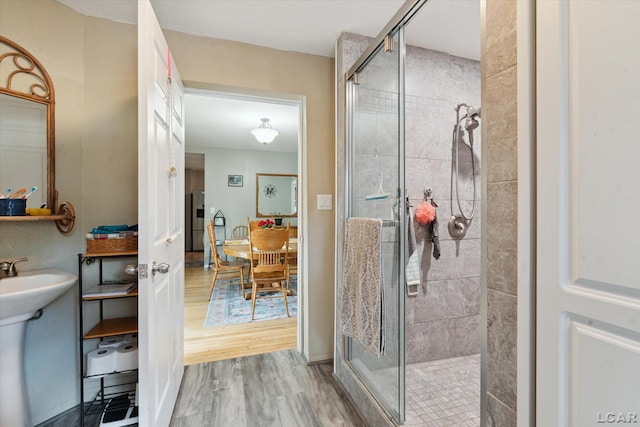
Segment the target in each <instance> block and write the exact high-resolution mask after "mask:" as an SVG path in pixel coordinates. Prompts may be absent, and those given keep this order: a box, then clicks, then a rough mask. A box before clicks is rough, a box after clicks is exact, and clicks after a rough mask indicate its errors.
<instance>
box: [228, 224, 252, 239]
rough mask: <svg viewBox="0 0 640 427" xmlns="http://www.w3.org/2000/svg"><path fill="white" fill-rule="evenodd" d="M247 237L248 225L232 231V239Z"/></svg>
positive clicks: (234, 228) (236, 227)
mask: <svg viewBox="0 0 640 427" xmlns="http://www.w3.org/2000/svg"><path fill="white" fill-rule="evenodd" d="M247 237H249V229H248V228H247V226H246V225H238V226H235V227H233V231H231V238H232V239H246V238H247Z"/></svg>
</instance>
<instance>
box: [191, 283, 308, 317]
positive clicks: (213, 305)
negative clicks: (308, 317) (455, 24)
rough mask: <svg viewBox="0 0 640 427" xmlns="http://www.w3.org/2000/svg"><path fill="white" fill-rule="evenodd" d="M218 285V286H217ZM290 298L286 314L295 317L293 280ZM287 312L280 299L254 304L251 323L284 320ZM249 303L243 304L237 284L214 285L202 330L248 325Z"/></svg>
mask: <svg viewBox="0 0 640 427" xmlns="http://www.w3.org/2000/svg"><path fill="white" fill-rule="evenodd" d="M221 283H222V284H221ZM289 287H290V288H291V292H292V293H293V295H291V296H288V297H287V303H289V314H290V315H291V317H295V316H296V315H297V314H298V296H297V294H298V293H297V290H298V288H297V280H296V276H292V277H291V281H290V283H289ZM286 317H287V312H286V310H285V308H284V301H283V300H282V298H265V299H258V300H257V301H256V314H255V319H254V320H253V321H254V322H257V321H261V320H274V319H284V318H286ZM251 321H252V320H251V300H250V299H249V300H246V299H244V298H243V297H242V293H241V292H240V284H239V283H237V281H235V283H233V284H231V285H226V284H224V282H223V281H220V280H219V281H218V282H217V283H216V287H215V288H214V289H213V296H212V298H211V302H210V303H209V309H208V310H207V317H205V319H204V326H205V327H208V326H224V325H236V324H239V323H249V322H251Z"/></svg>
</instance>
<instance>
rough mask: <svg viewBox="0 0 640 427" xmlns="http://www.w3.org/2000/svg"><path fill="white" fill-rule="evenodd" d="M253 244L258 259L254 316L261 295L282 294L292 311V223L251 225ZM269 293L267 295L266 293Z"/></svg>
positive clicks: (254, 274)
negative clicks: (290, 280)
mask: <svg viewBox="0 0 640 427" xmlns="http://www.w3.org/2000/svg"><path fill="white" fill-rule="evenodd" d="M249 247H250V248H252V252H253V253H254V254H255V255H254V258H255V259H254V263H253V264H252V266H251V281H252V286H251V320H254V318H255V310H256V300H257V299H258V298H280V295H273V293H274V292H277V293H278V294H282V299H283V301H284V307H285V310H286V312H287V317H289V316H290V314H289V304H288V302H287V289H288V287H289V259H288V258H289V227H288V226H287V227H285V228H267V229H261V228H254V229H252V228H251V227H249ZM265 293H266V294H268V295H264V294H265Z"/></svg>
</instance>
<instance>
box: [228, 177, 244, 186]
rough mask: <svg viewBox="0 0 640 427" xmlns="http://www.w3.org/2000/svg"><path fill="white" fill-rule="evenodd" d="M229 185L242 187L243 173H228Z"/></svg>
mask: <svg viewBox="0 0 640 427" xmlns="http://www.w3.org/2000/svg"><path fill="white" fill-rule="evenodd" d="M227 185H228V186H229V187H242V175H227Z"/></svg>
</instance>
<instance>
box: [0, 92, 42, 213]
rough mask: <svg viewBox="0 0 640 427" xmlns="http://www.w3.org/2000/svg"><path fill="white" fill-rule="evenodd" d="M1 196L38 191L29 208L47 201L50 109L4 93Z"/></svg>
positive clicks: (1, 103)
mask: <svg viewBox="0 0 640 427" xmlns="http://www.w3.org/2000/svg"><path fill="white" fill-rule="evenodd" d="M0 185H1V186H2V187H0V193H1V194H4V195H5V196H6V195H7V190H8V189H11V190H10V191H11V192H15V191H17V190H19V189H20V188H26V191H27V192H29V191H31V187H34V186H35V187H38V190H37V191H36V192H35V193H33V194H32V195H30V196H29V198H28V199H27V207H29V208H37V207H40V205H42V204H43V203H46V202H47V107H46V106H45V105H44V104H39V103H37V102H33V101H27V100H25V99H21V98H17V97H14V96H9V95H5V94H2V93H0Z"/></svg>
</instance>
